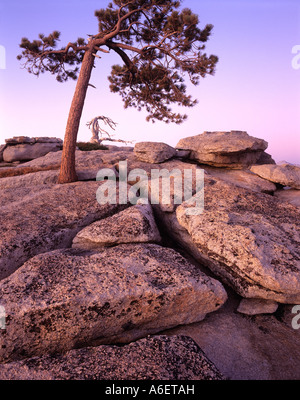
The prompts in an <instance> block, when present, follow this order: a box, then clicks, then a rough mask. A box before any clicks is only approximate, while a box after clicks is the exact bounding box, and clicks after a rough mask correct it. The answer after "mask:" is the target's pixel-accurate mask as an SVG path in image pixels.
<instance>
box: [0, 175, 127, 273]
mask: <svg viewBox="0 0 300 400" xmlns="http://www.w3.org/2000/svg"><path fill="white" fill-rule="evenodd" d="M9 179H12V178H9ZM100 185H101V184H100V183H99V182H77V183H72V184H66V185H54V186H52V187H48V189H47V190H42V191H35V190H33V191H31V192H30V194H29V195H27V196H26V197H25V198H24V199H23V198H19V199H18V201H16V202H14V203H13V204H9V203H6V205H5V206H3V207H1V209H0V212H1V227H0V233H1V234H0V279H3V278H4V277H6V276H8V275H9V274H11V273H12V272H14V271H15V270H16V269H17V268H18V267H20V266H21V265H22V264H23V263H24V262H25V261H26V260H28V259H29V258H30V257H33V256H34V255H36V254H39V253H41V252H45V251H50V250H53V249H57V248H64V247H70V246H71V243H72V240H73V238H74V237H75V235H76V234H77V232H79V231H80V230H81V229H82V228H84V227H85V226H87V225H90V224H91V223H92V222H94V221H96V220H98V219H101V218H105V217H108V216H110V215H113V214H114V213H116V212H119V211H121V210H122V209H124V208H126V207H127V205H125V206H124V205H123V206H122V205H118V204H116V205H109V204H106V205H100V204H98V202H97V200H96V192H97V189H98V188H99V186H100ZM32 188H34V186H32ZM20 189H22V188H20ZM12 190H15V189H14V188H12ZM21 192H22V190H21V191H20V193H21ZM10 193H11V191H10Z"/></svg>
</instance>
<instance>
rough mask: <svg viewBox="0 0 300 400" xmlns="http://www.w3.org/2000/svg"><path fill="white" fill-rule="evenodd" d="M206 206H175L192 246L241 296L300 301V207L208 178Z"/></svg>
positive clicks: (206, 263)
mask: <svg viewBox="0 0 300 400" xmlns="http://www.w3.org/2000/svg"><path fill="white" fill-rule="evenodd" d="M204 197H205V200H204V203H205V210H204V212H203V213H202V214H200V215H196V216H195V215H188V214H187V209H188V208H191V206H190V205H188V204H187V203H183V204H182V205H180V206H179V207H178V208H177V210H176V215H177V219H178V221H179V224H180V225H181V226H182V227H183V228H185V229H186V231H187V232H188V233H189V235H190V238H191V240H192V243H190V247H189V251H191V252H192V253H193V255H194V256H195V257H196V258H199V259H201V261H202V262H203V263H205V265H207V266H208V267H209V268H210V269H211V270H212V271H213V272H214V273H216V274H217V275H218V276H221V277H222V278H221V279H222V281H223V282H226V283H228V284H229V285H231V286H232V287H234V288H235V290H236V291H237V292H238V293H239V294H240V295H241V296H243V297H246V298H263V299H268V300H274V301H277V302H282V303H291V304H298V303H299V302H300V254H299V249H300V226H299V223H298V221H299V220H300V213H299V209H297V208H296V207H294V206H292V205H290V204H288V203H284V202H280V201H279V200H278V199H276V198H274V197H272V196H269V195H267V194H263V193H256V192H252V191H249V190H247V189H243V188H238V187H236V186H233V185H229V184H227V183H226V182H224V181H220V180H217V179H216V178H208V177H207V178H206V183H205V190H204Z"/></svg>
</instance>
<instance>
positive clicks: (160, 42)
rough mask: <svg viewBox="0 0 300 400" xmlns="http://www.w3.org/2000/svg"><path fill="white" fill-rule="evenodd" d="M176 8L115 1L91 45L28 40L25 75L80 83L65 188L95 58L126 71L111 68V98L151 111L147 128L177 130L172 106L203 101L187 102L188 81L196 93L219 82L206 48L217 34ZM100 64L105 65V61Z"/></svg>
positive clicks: (67, 143)
mask: <svg viewBox="0 0 300 400" xmlns="http://www.w3.org/2000/svg"><path fill="white" fill-rule="evenodd" d="M180 6H181V1H174V0H114V1H113V2H112V3H110V4H109V5H108V7H107V8H106V9H100V10H97V11H95V16H96V17H97V18H98V21H99V32H98V33H96V34H95V35H89V37H88V40H85V39H83V38H78V39H77V41H76V42H70V43H68V44H67V46H66V47H63V48H60V49H57V47H58V42H59V38H60V32H58V31H54V32H53V33H51V34H50V35H49V36H45V35H43V34H40V35H39V39H38V40H33V41H30V40H28V39H27V38H23V39H22V41H21V44H20V47H21V48H22V49H23V51H22V54H20V55H19V56H18V59H19V60H23V61H24V63H23V67H24V68H26V69H27V70H28V72H30V73H33V74H34V75H37V76H39V74H40V73H44V72H46V71H49V72H51V73H52V74H53V75H56V79H57V80H58V81H59V82H65V81H67V80H68V79H74V80H77V84H76V89H75V93H74V96H73V100H72V103H71V108H70V112H69V117H68V121H67V126H66V132H65V138H64V147H63V155H62V163H61V170H60V176H59V182H60V183H68V182H74V181H76V180H77V176H76V171H75V149H76V140H77V133H78V129H79V123H80V118H81V115H82V110H83V106H84V101H85V97H86V93H87V89H88V86H89V81H90V77H91V73H92V70H93V67H94V65H95V62H96V58H98V57H99V55H98V54H97V53H99V52H100V53H110V51H113V52H115V53H117V54H118V55H119V56H120V59H121V61H122V65H113V66H112V71H111V74H110V76H109V78H108V79H109V82H110V90H111V91H112V92H114V93H119V94H120V95H121V97H122V99H123V101H124V106H125V108H127V107H136V108H137V109H138V110H141V109H143V108H145V109H146V110H147V113H148V116H147V120H148V121H152V122H154V121H155V120H159V121H164V122H166V123H169V122H174V123H176V124H179V123H181V122H183V121H184V120H185V119H186V118H187V116H186V115H185V114H179V113H176V112H173V111H172V109H171V108H170V105H171V104H177V105H180V106H184V107H193V106H194V105H195V104H196V103H197V100H194V99H192V97H191V96H190V95H188V94H187V90H186V85H185V82H184V77H185V76H188V77H189V78H190V81H191V82H192V83H193V84H194V85H197V84H198V83H199V79H200V78H201V77H205V76H206V75H207V74H213V73H214V71H215V65H216V63H217V61H218V58H217V57H216V56H214V55H211V56H207V54H206V53H205V51H204V50H205V42H207V40H208V38H209V36H210V35H211V31H212V28H213V26H212V25H210V24H208V25H206V26H205V27H204V29H200V28H199V26H198V25H199V18H198V16H197V15H196V14H194V13H193V12H192V11H191V10H190V9H188V8H184V9H182V10H181V9H180ZM99 58H100V57H99Z"/></svg>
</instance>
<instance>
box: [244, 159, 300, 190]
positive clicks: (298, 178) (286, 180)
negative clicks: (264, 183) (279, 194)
mask: <svg viewBox="0 0 300 400" xmlns="http://www.w3.org/2000/svg"><path fill="white" fill-rule="evenodd" d="M250 169H251V171H252V172H254V173H255V174H257V175H258V176H260V177H261V178H264V179H267V180H269V181H271V182H275V183H279V184H280V185H283V186H290V187H291V188H293V189H300V167H298V166H296V165H292V164H281V165H269V164H266V165H253V166H252V167H251V168H250Z"/></svg>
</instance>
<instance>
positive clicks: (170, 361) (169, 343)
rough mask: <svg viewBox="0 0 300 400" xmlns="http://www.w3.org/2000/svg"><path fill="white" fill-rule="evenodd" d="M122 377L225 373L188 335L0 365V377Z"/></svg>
mask: <svg viewBox="0 0 300 400" xmlns="http://www.w3.org/2000/svg"><path fill="white" fill-rule="evenodd" d="M124 379H125V380H133V381H135V380H168V381H170V380H176V381H178V380H186V381H190V380H214V381H215V380H223V379H224V376H223V375H222V374H221V373H220V371H219V370H218V369H217V368H216V366H215V365H214V364H213V363H212V362H211V361H210V360H209V359H208V358H207V357H206V355H205V354H204V353H203V351H202V350H201V349H200V347H199V346H198V345H197V344H196V343H195V342H194V341H193V340H192V339H191V338H190V337H187V336H170V337H168V336H154V337H148V338H145V339H140V340H138V341H136V342H133V343H130V344H128V345H125V346H122V347H120V346H109V345H103V346H98V347H85V348H82V349H75V350H70V351H68V352H67V353H65V354H56V355H45V356H43V357H34V358H30V359H27V360H22V361H15V362H11V363H7V364H1V365H0V380H106V381H111V380H113V381H115V380H119V381H120V380H124ZM133 386H135V385H133ZM116 387H119V386H118V384H117V383H116ZM135 389H138V387H135ZM135 393H136V392H135ZM133 397H135V396H133Z"/></svg>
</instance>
